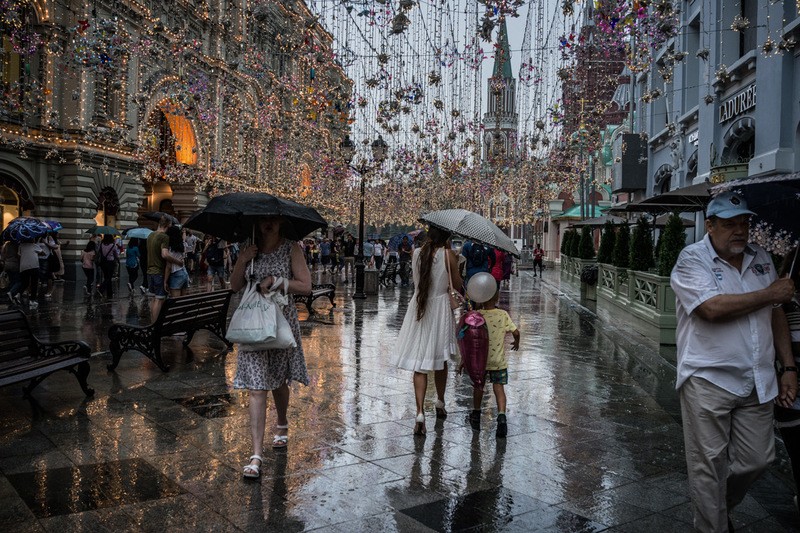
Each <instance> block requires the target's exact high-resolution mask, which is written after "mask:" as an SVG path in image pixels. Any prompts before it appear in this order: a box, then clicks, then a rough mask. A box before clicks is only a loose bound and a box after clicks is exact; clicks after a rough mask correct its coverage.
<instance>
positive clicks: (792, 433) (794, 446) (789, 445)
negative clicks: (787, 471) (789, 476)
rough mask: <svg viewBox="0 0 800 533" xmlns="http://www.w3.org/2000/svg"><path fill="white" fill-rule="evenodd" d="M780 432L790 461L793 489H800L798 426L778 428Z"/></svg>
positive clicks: (799, 431)
mask: <svg viewBox="0 0 800 533" xmlns="http://www.w3.org/2000/svg"><path fill="white" fill-rule="evenodd" d="M780 432H781V437H783V443H784V444H785V445H786V451H787V452H789V461H790V462H791V463H792V473H793V474H794V486H795V491H800V426H795V427H792V428H780Z"/></svg>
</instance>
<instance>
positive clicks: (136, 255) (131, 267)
mask: <svg viewBox="0 0 800 533" xmlns="http://www.w3.org/2000/svg"><path fill="white" fill-rule="evenodd" d="M139 245H140V243H139V239H136V238H133V239H131V240H130V241H128V249H127V250H126V251H125V268H126V269H127V270H128V291H129V293H130V295H131V296H133V284H134V283H136V279H137V278H138V277H139V263H140V262H141V258H142V254H141V253H140V252H139Z"/></svg>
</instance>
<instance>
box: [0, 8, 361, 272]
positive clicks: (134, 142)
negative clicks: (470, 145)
mask: <svg viewBox="0 0 800 533" xmlns="http://www.w3.org/2000/svg"><path fill="white" fill-rule="evenodd" d="M3 5H4V12H3V13H2V14H0V31H1V32H2V48H0V75H1V76H2V77H0V198H2V200H0V202H2V204H1V205H0V207H2V225H3V227H5V225H6V224H7V223H8V222H9V221H10V220H11V219H13V218H14V217H16V216H19V215H22V214H32V215H34V216H37V217H39V218H42V219H48V220H50V219H52V220H58V221H60V222H61V223H62V225H63V226H64V230H62V232H61V235H62V239H64V240H69V241H71V242H72V244H71V245H70V246H67V247H66V248H65V250H64V256H65V260H66V261H65V263H70V266H71V267H72V268H73V269H74V268H75V266H74V264H73V263H75V261H74V260H75V259H77V257H78V255H79V250H80V249H81V248H82V245H83V243H84V242H85V239H86V236H85V232H86V231H87V230H88V229H90V228H91V227H92V226H93V225H94V224H100V225H112V226H116V227H117V228H119V229H124V228H127V227H132V226H136V225H137V224H139V222H140V221H141V220H142V219H141V218H140V215H141V214H142V213H144V212H147V211H164V212H167V213H171V214H174V215H175V216H177V217H178V218H179V219H185V218H186V217H188V216H189V214H191V213H192V212H193V211H195V210H196V209H198V208H200V207H202V206H203V205H204V204H205V202H206V201H207V198H208V196H209V195H213V194H216V193H219V192H226V191H230V190H268V191H274V192H278V193H280V194H284V195H287V196H290V197H302V196H304V195H306V194H308V192H309V191H310V189H311V187H312V186H313V182H314V180H315V179H316V178H317V177H318V176H324V175H328V174H330V172H329V169H325V168H323V166H324V165H326V164H327V163H329V162H330V161H331V160H332V155H333V152H334V151H335V150H336V147H338V145H339V143H340V140H341V139H342V138H343V137H344V135H345V134H346V133H347V131H348V129H349V126H348V117H349V112H348V111H349V110H348V102H349V99H350V92H351V82H350V80H348V79H347V77H346V76H345V74H344V72H343V71H342V69H341V68H340V66H339V65H337V64H336V62H335V61H334V58H333V53H332V50H331V44H332V38H331V36H330V35H329V34H328V33H327V32H326V31H325V30H324V29H323V28H322V27H321V26H320V25H319V24H318V22H317V20H316V19H315V18H314V17H313V15H312V14H311V12H310V11H309V10H308V8H307V7H306V5H305V4H304V3H303V1H302V0H285V1H275V0H260V1H259V0H256V1H251V2H246V1H245V0H219V1H214V2H212V1H206V0H176V1H175V2H158V1H154V0H139V1H136V0H97V1H95V2H92V3H91V4H88V3H84V2H82V1H75V0H62V1H61V2H55V1H53V0H6V1H5V2H4V3H3Z"/></svg>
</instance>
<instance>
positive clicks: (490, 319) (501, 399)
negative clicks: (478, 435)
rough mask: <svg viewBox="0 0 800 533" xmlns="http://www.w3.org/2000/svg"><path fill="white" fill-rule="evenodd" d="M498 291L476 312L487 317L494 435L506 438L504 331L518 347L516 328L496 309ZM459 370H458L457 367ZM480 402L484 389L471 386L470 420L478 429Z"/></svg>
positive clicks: (506, 369) (506, 379)
mask: <svg viewBox="0 0 800 533" xmlns="http://www.w3.org/2000/svg"><path fill="white" fill-rule="evenodd" d="M499 297H500V291H499V290H497V291H495V293H494V296H492V297H491V299H489V301H487V302H485V303H484V304H483V305H482V306H481V309H480V310H479V311H478V312H479V313H480V314H481V315H483V318H484V320H486V327H487V328H488V330H489V357H488V358H487V360H486V379H487V381H489V382H490V383H491V384H492V390H493V391H494V397H495V399H496V400H497V432H496V435H497V438H505V436H506V434H507V433H508V425H507V423H506V391H505V388H504V387H503V385H506V384H507V383H508V361H507V360H506V351H505V346H504V344H505V337H506V333H507V332H511V335H512V336H513V337H514V342H513V343H512V344H511V349H512V350H519V329H517V326H516V325H514V322H512V321H511V317H510V316H508V313H506V312H505V311H504V310H503V309H498V308H497V300H498V298H499ZM459 370H460V369H459ZM482 401H483V388H477V387H474V388H473V389H472V413H471V414H470V415H469V421H470V424H471V425H472V427H473V428H475V429H478V428H480V420H481V402H482Z"/></svg>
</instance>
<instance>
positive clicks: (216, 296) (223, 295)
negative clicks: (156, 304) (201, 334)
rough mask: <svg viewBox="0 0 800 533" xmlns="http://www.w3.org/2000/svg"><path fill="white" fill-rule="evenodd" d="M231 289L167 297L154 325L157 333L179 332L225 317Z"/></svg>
mask: <svg viewBox="0 0 800 533" xmlns="http://www.w3.org/2000/svg"><path fill="white" fill-rule="evenodd" d="M231 296H233V291H231V290H224V291H212V292H201V293H197V294H190V295H188V296H178V297H177V298H167V300H166V301H165V302H164V306H163V307H162V308H161V312H160V313H159V315H158V320H156V322H155V324H154V327H155V330H156V333H157V334H158V335H169V334H171V333H181V332H184V331H187V330H189V329H194V326H196V325H199V324H209V323H212V322H215V321H217V320H219V317H220V316H222V317H223V320H226V319H227V316H228V306H229V305H230V303H231Z"/></svg>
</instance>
